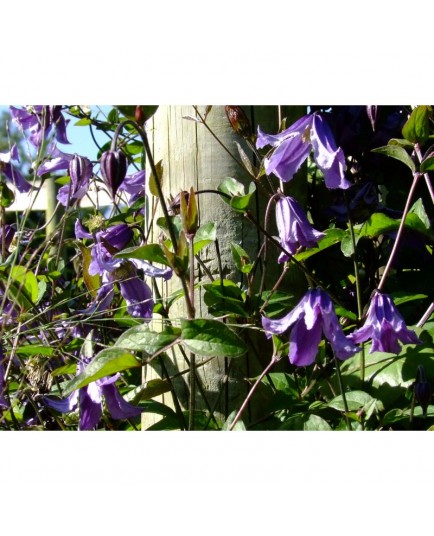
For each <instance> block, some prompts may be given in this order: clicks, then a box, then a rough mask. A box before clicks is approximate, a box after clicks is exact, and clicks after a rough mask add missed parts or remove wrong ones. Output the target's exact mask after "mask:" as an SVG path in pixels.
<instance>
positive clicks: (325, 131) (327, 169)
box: [311, 114, 351, 189]
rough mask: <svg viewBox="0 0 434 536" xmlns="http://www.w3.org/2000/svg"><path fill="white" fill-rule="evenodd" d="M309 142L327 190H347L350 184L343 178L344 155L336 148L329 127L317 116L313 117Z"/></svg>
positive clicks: (344, 167)
mask: <svg viewBox="0 0 434 536" xmlns="http://www.w3.org/2000/svg"><path fill="white" fill-rule="evenodd" d="M311 141H312V146H313V155H314V159H315V162H316V164H317V166H318V167H319V168H320V170H321V171H322V173H323V175H324V181H325V184H326V186H327V188H330V189H335V188H342V189H346V188H349V187H350V186H351V183H350V182H349V181H347V179H346V178H345V169H346V164H345V155H344V153H343V151H342V149H341V148H338V147H337V146H336V142H335V139H334V136H333V133H332V131H331V130H330V127H329V126H328V124H327V123H326V121H325V120H324V119H323V118H322V117H321V116H320V115H318V114H314V116H313V122H312V132H311Z"/></svg>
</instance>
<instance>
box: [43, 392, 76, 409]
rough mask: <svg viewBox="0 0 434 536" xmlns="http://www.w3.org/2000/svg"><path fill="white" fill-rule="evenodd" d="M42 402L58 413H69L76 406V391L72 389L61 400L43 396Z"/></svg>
mask: <svg viewBox="0 0 434 536" xmlns="http://www.w3.org/2000/svg"><path fill="white" fill-rule="evenodd" d="M42 401H43V403H44V404H45V405H46V406H48V407H49V408H52V409H55V410H56V411H58V412H59V413H69V412H70V411H74V410H75V409H77V406H78V391H74V392H73V393H71V394H70V395H69V396H67V397H66V398H63V399H61V400H54V399H52V398H48V397H46V396H44V397H43V398H42Z"/></svg>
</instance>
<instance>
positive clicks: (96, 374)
mask: <svg viewBox="0 0 434 536" xmlns="http://www.w3.org/2000/svg"><path fill="white" fill-rule="evenodd" d="M141 365H142V364H141V362H140V361H139V360H138V359H137V358H136V357H134V356H133V355H132V354H130V353H129V352H126V351H125V350H124V349H122V348H116V347H111V348H105V349H104V350H101V352H99V354H97V355H96V356H95V357H94V358H93V360H92V361H91V362H90V363H89V364H88V365H87V367H86V368H85V369H84V370H83V372H81V373H80V374H78V375H77V376H76V377H75V378H74V379H73V380H71V381H70V382H68V383H67V384H66V386H65V389H64V390H63V395H64V396H67V395H69V394H71V393H72V392H73V391H75V390H77V389H80V388H81V387H84V386H86V385H89V383H92V382H94V381H96V380H99V379H100V378H105V377H106V376H111V375H112V374H115V373H116V372H121V371H122V370H127V369H130V368H134V367H140V366H141Z"/></svg>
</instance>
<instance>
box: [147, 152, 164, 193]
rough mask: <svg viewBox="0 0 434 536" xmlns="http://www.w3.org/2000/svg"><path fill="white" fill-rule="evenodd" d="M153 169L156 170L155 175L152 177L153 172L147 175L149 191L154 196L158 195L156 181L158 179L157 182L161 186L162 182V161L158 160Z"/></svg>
mask: <svg viewBox="0 0 434 536" xmlns="http://www.w3.org/2000/svg"><path fill="white" fill-rule="evenodd" d="M155 171H156V172H157V177H154V174H153V173H151V174H150V176H149V182H148V184H149V191H150V192H151V194H152V195H153V196H154V197H158V187H157V185H156V181H157V180H158V181H159V184H160V186H161V184H162V182H163V161H162V160H160V161H159V162H157V163H156V164H155Z"/></svg>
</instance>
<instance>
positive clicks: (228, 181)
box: [217, 177, 256, 213]
mask: <svg viewBox="0 0 434 536" xmlns="http://www.w3.org/2000/svg"><path fill="white" fill-rule="evenodd" d="M217 190H218V191H219V192H222V193H225V194H227V195H229V196H230V197H231V199H228V198H227V197H226V196H222V199H223V200H224V201H225V202H226V203H228V204H229V205H230V206H231V207H232V208H233V209H234V210H235V211H236V212H240V213H244V212H246V210H247V208H248V206H249V203H250V199H251V197H252V195H253V194H254V193H255V191H256V185H255V183H254V182H250V183H249V187H248V190H247V192H246V190H245V187H244V185H243V184H242V183H241V182H239V181H237V180H235V179H233V178H232V177H226V178H225V179H224V180H223V182H222V183H221V184H220V185H219V186H218V187H217Z"/></svg>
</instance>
